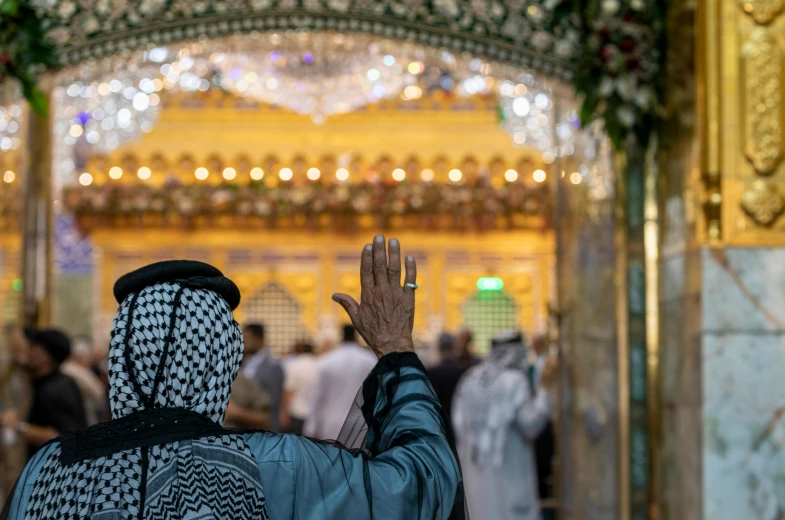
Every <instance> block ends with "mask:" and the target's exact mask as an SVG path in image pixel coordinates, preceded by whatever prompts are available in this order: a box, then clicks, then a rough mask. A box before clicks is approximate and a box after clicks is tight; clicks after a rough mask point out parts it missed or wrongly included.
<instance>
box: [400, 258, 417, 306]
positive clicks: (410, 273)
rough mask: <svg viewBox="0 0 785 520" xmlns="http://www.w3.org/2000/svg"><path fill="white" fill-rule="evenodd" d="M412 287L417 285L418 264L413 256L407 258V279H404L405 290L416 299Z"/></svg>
mask: <svg viewBox="0 0 785 520" xmlns="http://www.w3.org/2000/svg"><path fill="white" fill-rule="evenodd" d="M410 284H411V285H414V286H416V285H417V262H415V261H414V257H413V256H411V255H410V256H407V257H406V277H405V278H404V286H403V290H404V291H405V292H406V293H407V294H409V295H411V296H412V297H414V287H411V286H410Z"/></svg>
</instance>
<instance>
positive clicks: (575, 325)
mask: <svg viewBox="0 0 785 520" xmlns="http://www.w3.org/2000/svg"><path fill="white" fill-rule="evenodd" d="M567 187H569V186H567ZM596 193H597V191H596V190H592V189H591V188H589V189H587V190H576V189H574V187H573V189H569V190H562V191H561V197H562V199H561V200H560V207H561V208H562V210H561V211H560V212H559V214H560V217H559V221H558V222H557V226H558V228H559V246H558V247H559V265H558V287H559V289H558V291H559V309H558V316H559V318H560V319H559V321H560V325H561V326H560V333H561V337H560V343H561V348H562V366H563V370H562V377H563V380H562V386H561V391H560V395H559V399H560V402H559V419H560V435H561V437H560V442H559V450H560V453H559V456H560V472H559V475H560V486H559V489H560V492H561V515H560V518H561V519H563V520H606V519H607V520H616V519H617V518H618V513H619V489H620V482H619V429H618V426H619V406H618V404H619V400H618V398H619V389H618V363H617V348H618V347H617V325H616V285H615V262H616V248H615V243H614V237H615V226H616V220H615V219H616V213H615V200H614V199H613V194H612V190H611V191H607V190H606V191H605V192H603V193H602V196H600V197H597V196H596Z"/></svg>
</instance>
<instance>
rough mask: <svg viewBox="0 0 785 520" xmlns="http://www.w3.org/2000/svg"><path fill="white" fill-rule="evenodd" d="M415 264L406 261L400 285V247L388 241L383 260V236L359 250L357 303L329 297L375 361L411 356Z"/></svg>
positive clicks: (412, 260)
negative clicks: (396, 354) (401, 354)
mask: <svg viewBox="0 0 785 520" xmlns="http://www.w3.org/2000/svg"><path fill="white" fill-rule="evenodd" d="M416 281H417V264H416V263H415V261H414V258H413V257H411V256H407V257H406V278H405V285H403V286H402V285H401V246H400V244H399V243H398V240H396V239H394V238H392V239H390V258H389V261H388V259H387V251H386V250H385V244H384V236H382V235H376V236H375V237H374V239H373V245H371V244H367V245H366V246H365V247H364V248H363V252H362V257H361V261H360V285H361V288H362V292H361V294H360V303H359V304H358V303H357V302H356V301H355V300H354V298H352V297H351V296H349V295H346V294H340V293H339V294H333V300H335V301H336V302H338V303H340V304H341V306H342V307H343V308H344V309H345V310H346V313H347V314H348V315H349V318H351V320H352V323H353V324H354V328H355V329H357V332H359V333H360V335H361V336H362V337H363V339H365V341H366V342H367V343H368V345H369V346H370V347H371V348H372V349H373V351H374V352H375V353H376V355H377V356H378V357H380V358H381V357H382V356H384V355H385V354H389V353H391V352H413V351H414V342H413V341H412V328H413V327H414V290H415V289H414V288H415V287H416Z"/></svg>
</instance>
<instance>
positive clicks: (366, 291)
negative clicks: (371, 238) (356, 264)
mask: <svg viewBox="0 0 785 520" xmlns="http://www.w3.org/2000/svg"><path fill="white" fill-rule="evenodd" d="M371 295H373V246H372V245H371V244H366V245H365V247H363V252H362V253H361V254H360V301H366V300H367V299H368V298H370V297H371Z"/></svg>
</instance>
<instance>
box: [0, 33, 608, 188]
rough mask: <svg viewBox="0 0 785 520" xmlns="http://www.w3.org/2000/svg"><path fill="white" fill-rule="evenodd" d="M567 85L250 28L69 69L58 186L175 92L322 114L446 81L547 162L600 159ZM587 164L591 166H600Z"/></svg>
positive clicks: (440, 53)
mask: <svg viewBox="0 0 785 520" xmlns="http://www.w3.org/2000/svg"><path fill="white" fill-rule="evenodd" d="M559 88H560V87H559V86H558V84H557V85H553V84H551V82H549V81H548V80H547V79H543V78H541V77H535V76H534V75H533V74H531V73H530V72H529V71H526V70H521V68H520V67H512V66H508V65H502V64H498V63H492V62H488V61H484V60H482V59H479V58H476V57H472V56H470V55H466V54H455V53H452V52H450V51H447V50H444V49H439V48H435V47H427V46H423V45H419V44H416V43H414V42H411V41H401V40H384V39H382V40H380V39H378V38H376V37H374V36H370V35H364V34H349V33H347V34H343V33H336V32H294V31H289V32H284V33H266V34H260V33H250V34H244V35H235V36H230V37H225V38H219V39H201V40H200V41H195V42H190V43H180V44H172V45H170V46H167V47H157V48H152V49H148V50H144V51H137V52H134V53H130V54H126V55H118V56H113V57H108V58H104V59H101V60H97V61H95V62H91V63H87V64H84V65H82V66H79V67H73V68H71V69H67V70H65V71H64V72H62V73H61V74H60V75H59V77H58V87H57V88H56V89H55V92H54V99H53V105H54V108H55V117H54V134H55V139H56V141H55V143H56V147H55V150H54V155H55V157H54V160H55V164H54V166H55V170H56V172H57V174H58V182H57V184H61V183H68V182H72V181H73V179H74V177H73V174H74V173H79V171H80V170H81V169H82V168H84V166H85V163H86V161H87V158H88V157H89V156H90V155H92V154H94V153H98V154H105V153H108V152H111V151H112V150H114V149H116V148H118V147H119V146H122V145H123V144H125V143H127V142H130V141H134V140H137V139H139V138H140V137H141V135H143V134H144V133H146V132H150V131H152V129H153V128H154V127H155V123H156V121H157V119H158V115H159V111H160V108H161V104H162V99H163V96H164V94H165V93H166V92H172V91H186V92H195V91H202V92H204V91H208V90H215V89H219V90H222V91H225V92H227V93H230V94H234V95H237V96H240V97H243V98H246V99H252V100H256V101H259V102H262V103H266V104H271V105H275V106H279V107H282V108H285V109H288V110H291V111H294V112H297V113H299V114H302V115H305V116H308V117H310V118H312V120H313V121H314V122H315V123H317V124H320V123H322V122H324V121H325V119H326V118H328V117H330V116H334V115H336V114H343V113H347V112H351V111H355V110H359V109H362V108H363V107H364V106H366V105H369V104H373V103H376V102H378V101H381V100H384V99H398V100H401V101H404V102H406V101H413V100H416V99H418V98H420V97H423V96H425V95H428V94H431V93H433V92H437V91H438V92H442V93H444V94H445V95H447V96H453V97H458V98H464V97H471V96H475V95H493V96H495V97H496V98H497V101H498V112H499V117H500V124H501V125H502V127H504V128H505V130H507V131H508V132H509V133H510V135H511V137H512V142H513V144H514V145H515V146H517V147H525V148H528V149H535V150H538V151H540V152H541V153H542V157H543V160H544V162H545V163H546V164H551V163H553V162H554V161H555V160H556V158H557V157H563V156H572V155H576V156H579V157H580V158H579V160H580V161H581V162H584V160H588V161H589V162H590V161H591V160H592V159H593V155H592V154H593V150H594V148H595V146H596V143H594V142H590V141H587V140H586V139H584V138H583V137H582V134H583V133H584V132H582V129H581V128H580V122H579V120H578V116H577V111H576V107H575V106H573V105H574V101H573V102H569V105H568V106H565V102H564V100H565V99H570V98H572V94H570V93H568V94H565V95H563V96H562V95H561V94H559ZM557 98H558V99H557ZM559 100H562V105H561V106H560V107H556V103H557V101H559ZM557 108H558V109H557ZM0 116H2V117H0V119H6V120H8V122H7V123H6V124H7V126H8V128H6V129H3V128H0V141H2V142H0V146H2V145H3V144H5V145H9V144H10V143H12V142H13V143H14V144H16V145H18V140H14V138H15V136H13V135H11V134H10V132H9V130H10V129H12V128H15V127H16V125H14V124H11V123H10V117H9V116H10V113H8V112H6V113H5V114H0ZM1 126H2V122H0V127H1ZM579 173H580V175H581V176H585V175H587V174H588V166H582V169H581V171H580V172H579ZM576 181H580V179H577V177H576Z"/></svg>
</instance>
